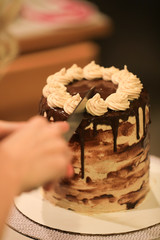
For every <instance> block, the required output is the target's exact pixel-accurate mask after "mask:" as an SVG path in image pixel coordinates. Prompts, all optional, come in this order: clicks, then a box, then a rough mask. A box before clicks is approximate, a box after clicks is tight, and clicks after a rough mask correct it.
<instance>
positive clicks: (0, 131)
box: [0, 120, 25, 140]
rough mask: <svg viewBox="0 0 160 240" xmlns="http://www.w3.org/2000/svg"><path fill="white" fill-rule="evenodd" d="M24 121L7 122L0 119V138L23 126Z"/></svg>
mask: <svg viewBox="0 0 160 240" xmlns="http://www.w3.org/2000/svg"><path fill="white" fill-rule="evenodd" d="M24 124H25V122H8V121H2V120H0V140H1V139H3V138H4V137H7V136H8V135H9V134H11V133H13V132H14V131H16V130H18V129H19V128H21V127H23V126H24Z"/></svg>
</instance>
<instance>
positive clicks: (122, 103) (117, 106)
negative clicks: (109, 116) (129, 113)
mask: <svg viewBox="0 0 160 240" xmlns="http://www.w3.org/2000/svg"><path fill="white" fill-rule="evenodd" d="M106 103H107V106H108V108H110V109H112V110H115V111H119V110H122V111H123V110H126V109H127V108H129V105H130V102H129V101H128V96H127V94H125V93H121V92H120V91H117V92H116V93H112V94H111V95H110V96H108V97H107V98H106Z"/></svg>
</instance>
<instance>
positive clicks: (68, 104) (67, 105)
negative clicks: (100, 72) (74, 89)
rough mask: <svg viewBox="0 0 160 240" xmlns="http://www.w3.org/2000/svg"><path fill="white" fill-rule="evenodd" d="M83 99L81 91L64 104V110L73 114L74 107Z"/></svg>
mask: <svg viewBox="0 0 160 240" xmlns="http://www.w3.org/2000/svg"><path fill="white" fill-rule="evenodd" d="M81 99H82V98H81V97H80V95H79V93H77V94H76V95H74V96H72V97H70V98H68V99H67V100H66V102H65V104H64V111H65V112H66V113H68V114H71V113H72V112H73V111H74V109H75V108H76V107H77V105H78V104H79V102H80V101H81Z"/></svg>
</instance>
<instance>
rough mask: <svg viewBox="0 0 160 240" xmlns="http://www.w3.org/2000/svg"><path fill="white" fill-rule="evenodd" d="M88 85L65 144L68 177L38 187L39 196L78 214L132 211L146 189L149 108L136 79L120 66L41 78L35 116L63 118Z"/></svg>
mask: <svg viewBox="0 0 160 240" xmlns="http://www.w3.org/2000/svg"><path fill="white" fill-rule="evenodd" d="M92 86H94V87H95V89H94V94H93V97H92V98H90V99H89V100H88V102H87V104H86V112H85V114H84V119H83V120H82V122H81V124H80V126H79V127H78V129H77V131H76V132H75V134H74V135H73V137H72V138H71V140H70V142H69V145H70V147H71V149H72V150H73V152H74V159H73V167H74V172H75V174H74V177H73V178H72V179H69V180H68V179H64V180H63V181H62V182H61V183H60V185H58V186H57V187H56V188H54V189H49V190H47V189H45V188H44V189H43V190H44V198H45V199H48V200H49V201H50V202H51V203H53V204H56V205H58V206H60V207H62V208H66V209H70V210H73V211H76V212H82V213H101V212H113V211H120V210H126V209H132V208H134V207H135V206H137V205H138V204H139V203H141V202H142V200H143V199H144V198H145V196H146V194H147V192H148V191H149V123H150V117H149V109H150V105H149V96H148V93H147V92H146V90H145V89H144V87H143V84H142V83H141V81H140V79H139V78H138V77H137V76H136V75H134V74H133V73H131V72H129V71H128V69H127V67H126V66H124V69H122V70H120V69H118V68H115V67H109V68H104V67H101V66H99V65H97V64H96V63H95V62H94V61H92V62H91V63H89V64H88V65H86V66H85V67H84V68H83V69H82V68H80V67H78V66H77V65H76V64H74V65H73V66H72V67H70V68H69V69H65V68H63V69H61V70H60V71H59V72H57V73H55V74H53V75H51V76H49V77H48V78H47V84H46V85H45V86H44V88H43V95H42V98H41V102H40V114H41V115H42V116H44V117H46V118H48V120H49V121H64V120H67V118H68V116H69V115H70V114H71V113H72V112H73V111H74V109H75V107H76V106H77V105H78V103H79V102H80V101H81V98H83V96H84V95H85V93H86V92H87V91H88V90H89V89H90V88H91V87H92Z"/></svg>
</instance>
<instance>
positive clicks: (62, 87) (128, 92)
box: [42, 61, 143, 116]
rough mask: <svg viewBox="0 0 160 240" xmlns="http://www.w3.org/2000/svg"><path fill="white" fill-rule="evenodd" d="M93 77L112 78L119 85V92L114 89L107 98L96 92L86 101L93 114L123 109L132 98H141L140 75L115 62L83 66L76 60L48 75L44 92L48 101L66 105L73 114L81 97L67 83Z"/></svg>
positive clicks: (54, 104)
mask: <svg viewBox="0 0 160 240" xmlns="http://www.w3.org/2000/svg"><path fill="white" fill-rule="evenodd" d="M83 79H86V80H90V81H91V80H94V79H103V80H104V81H112V82H113V83H114V84H116V85H118V88H117V91H116V93H112V94H111V95H109V96H108V97H107V98H106V99H103V98H101V96H100V94H99V93H97V94H95V96H93V97H92V98H91V99H89V100H88V102H87V104H86V110H87V112H88V113H90V114H91V115H93V116H101V115H103V114H104V113H106V112H107V111H108V108H109V109H112V110H114V111H118V110H121V111H124V110H126V109H127V108H129V105H130V101H132V100H134V99H138V98H139V96H140V93H141V91H142V88H143V85H142V83H141V81H140V79H139V78H138V77H137V76H136V75H134V74H133V73H131V72H129V71H128V69H127V67H126V66H124V69H122V70H119V69H118V68H115V67H114V66H112V67H109V68H104V67H101V66H99V65H98V64H96V63H95V61H92V62H91V63H89V64H88V65H86V66H85V67H84V68H83V69H82V68H80V67H78V66H77V65H76V64H73V65H72V66H71V67H70V68H68V69H67V70H66V69H65V68H62V69H61V70H60V71H59V72H57V73H55V74H53V75H51V76H49V77H48V78H47V84H46V86H44V88H43V91H42V92H43V96H44V97H45V98H47V102H48V105H49V106H50V107H51V108H54V107H59V108H63V109H64V111H65V112H66V113H68V114H71V113H72V112H73V111H74V109H75V108H76V106H77V105H78V103H79V102H80V100H81V97H80V95H79V94H76V95H74V96H71V95H70V94H69V93H68V92H67V87H66V86H67V85H68V84H70V83H71V82H73V81H74V80H77V81H80V80H83Z"/></svg>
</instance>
